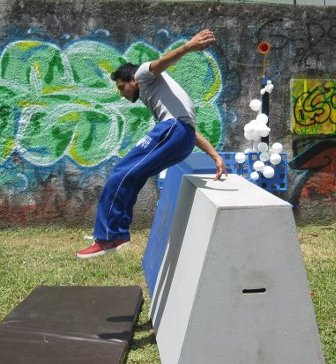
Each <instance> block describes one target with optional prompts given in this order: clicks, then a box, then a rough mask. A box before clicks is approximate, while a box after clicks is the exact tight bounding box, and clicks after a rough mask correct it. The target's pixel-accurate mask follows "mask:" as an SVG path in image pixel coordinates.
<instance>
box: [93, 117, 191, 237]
mask: <svg viewBox="0 0 336 364" xmlns="http://www.w3.org/2000/svg"><path fill="white" fill-rule="evenodd" d="M194 146H195V130H194V129H193V128H192V127H191V126H189V125H187V124H185V123H183V122H182V121H179V120H176V119H171V120H167V121H164V122H161V123H159V124H157V125H156V126H155V127H154V128H153V130H152V131H151V132H149V133H148V134H147V135H145V136H144V137H143V138H142V139H141V140H140V141H139V142H138V143H137V145H136V146H135V147H134V148H133V149H132V150H131V151H130V152H129V153H128V154H127V155H126V156H125V157H124V158H122V159H121V160H120V161H119V163H118V164H117V165H116V167H115V168H114V169H113V172H112V174H111V175H110V177H109V179H108V180H107V182H106V184H105V186H104V189H103V191H102V193H101V196H100V198H99V201H98V205H97V213H96V222H95V227H94V232H93V236H94V237H95V239H100V240H114V239H130V234H129V225H130V223H131V221H132V216H133V206H134V204H135V202H136V199H137V196H138V193H139V192H140V190H141V188H142V187H143V186H144V184H145V183H146V181H147V179H148V177H150V176H153V175H156V174H158V173H159V172H161V171H162V170H164V169H166V168H168V167H170V166H172V165H174V164H176V163H178V162H181V161H182V160H183V159H185V158H186V157H187V156H188V155H189V154H190V153H191V152H192V150H193V148H194Z"/></svg>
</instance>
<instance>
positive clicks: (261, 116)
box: [256, 113, 268, 124]
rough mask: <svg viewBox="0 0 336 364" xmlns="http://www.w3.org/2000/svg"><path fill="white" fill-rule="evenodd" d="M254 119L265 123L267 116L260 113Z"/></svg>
mask: <svg viewBox="0 0 336 364" xmlns="http://www.w3.org/2000/svg"><path fill="white" fill-rule="evenodd" d="M256 120H257V121H261V122H262V123H264V124H267V122H268V116H267V115H266V114H263V113H261V114H259V115H258V116H257V117H256Z"/></svg>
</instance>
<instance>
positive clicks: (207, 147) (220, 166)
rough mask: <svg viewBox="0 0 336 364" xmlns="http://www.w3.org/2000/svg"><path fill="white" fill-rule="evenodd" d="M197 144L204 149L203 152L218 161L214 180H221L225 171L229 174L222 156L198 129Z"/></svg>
mask: <svg viewBox="0 0 336 364" xmlns="http://www.w3.org/2000/svg"><path fill="white" fill-rule="evenodd" d="M196 145H197V146H198V148H200V149H202V150H203V152H205V153H206V154H208V155H209V156H210V157H211V158H212V159H214V161H215V163H216V170H217V171H216V177H215V178H214V180H215V181H216V180H219V179H220V178H221V176H222V174H223V173H224V174H225V175H226V176H227V171H226V166H225V164H224V162H223V159H222V158H221V156H220V155H219V154H218V153H217V151H216V149H215V148H214V147H213V146H212V145H211V144H210V143H209V142H208V141H207V140H206V139H205V138H204V136H203V135H202V134H200V133H199V132H197V131H196Z"/></svg>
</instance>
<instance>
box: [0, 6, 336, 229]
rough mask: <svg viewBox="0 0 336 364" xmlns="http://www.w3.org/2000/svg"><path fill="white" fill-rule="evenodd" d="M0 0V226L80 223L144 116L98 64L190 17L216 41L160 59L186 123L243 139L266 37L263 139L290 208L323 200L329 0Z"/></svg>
mask: <svg viewBox="0 0 336 364" xmlns="http://www.w3.org/2000/svg"><path fill="white" fill-rule="evenodd" d="M0 7H1V12H0V47H1V48H0V51H1V55H0V57H1V58H0V60H1V61H0V216H1V219H0V221H1V222H0V226H2V227H6V226H14V225H23V224H28V223H37V222H38V223H47V222H51V223H55V222H60V223H71V224H75V223H80V224H83V223H85V222H91V221H92V218H93V214H94V211H95V204H96V200H97V197H98V195H99V192H100V190H101V187H102V185H103V183H104V181H105V179H106V178H107V176H108V174H109V172H110V171H111V169H113V166H114V164H115V163H116V161H117V160H118V159H119V158H120V156H122V155H124V154H125V153H127V151H128V150H129V149H130V148H131V147H132V146H133V145H134V144H135V143H136V141H137V140H138V139H139V138H140V136H141V135H143V134H144V133H145V132H146V131H147V130H149V129H150V128H151V126H152V125H153V123H154V121H153V119H152V117H151V115H150V114H149V112H148V111H147V110H146V109H145V108H144V106H143V105H142V104H141V103H137V104H134V105H132V104H129V103H127V102H125V101H124V100H122V99H120V97H119V95H118V93H117V91H116V89H115V88H114V85H113V84H112V83H111V81H110V80H109V73H110V72H111V71H112V70H114V69H115V68H116V67H117V66H118V65H119V64H120V63H122V62H124V61H125V60H128V61H132V62H138V63H140V62H143V61H145V60H150V59H154V58H157V57H159V56H160V55H161V54H163V53H164V52H166V51H167V50H169V49H170V48H171V47H174V45H176V44H178V43H179V42H180V41H183V40H184V39H187V38H189V37H190V36H192V35H193V34H194V33H195V32H197V31H198V30H199V29H202V28H204V27H209V28H211V29H213V30H214V31H215V33H216V36H217V39H218V41H217V44H216V45H215V46H214V47H213V48H212V49H211V50H209V51H207V52H203V53H193V54H190V55H188V56H187V57H185V58H184V59H183V60H181V61H180V62H179V63H178V64H177V65H176V66H174V67H173V68H172V69H171V70H170V72H171V74H172V75H173V77H174V78H176V79H177V80H178V81H179V82H180V83H181V84H182V85H183V86H184V87H185V88H186V89H187V91H188V92H189V93H190V95H191V96H192V98H193V100H194V102H195V105H196V110H197V117H198V120H197V127H198V130H200V131H201V132H202V133H204V134H205V135H206V136H207V137H208V138H209V140H210V141H211V142H212V144H213V145H214V146H215V147H217V148H218V149H224V150H226V151H232V150H236V151H238V150H244V148H245V147H246V146H248V143H247V141H246V140H244V137H243V126H244V124H245V123H247V122H248V121H249V120H250V119H251V118H253V115H252V113H251V111H250V110H249V108H248V104H249V101H250V100H251V99H252V98H258V97H259V89H260V83H261V76H262V68H263V66H262V65H263V58H262V56H261V55H260V54H259V53H258V52H257V46H258V44H259V42H261V41H268V42H269V43H270V45H271V52H270V54H269V56H268V58H267V60H266V61H267V62H266V63H267V70H268V75H269V76H270V77H271V78H272V80H273V83H274V86H275V90H274V92H273V93H272V94H271V103H270V123H271V128H272V131H271V141H280V142H282V143H284V144H285V146H286V150H287V152H288V153H289V154H290V159H291V163H290V165H291V168H292V169H291V189H290V191H289V193H288V196H286V198H288V199H289V200H290V201H291V202H293V203H294V204H295V206H296V207H299V208H300V207H303V208H301V210H300V211H302V212H303V211H314V212H316V213H317V214H318V215H319V216H321V215H322V214H323V213H331V212H334V207H333V206H334V205H333V204H334V202H335V168H336V167H335V161H336V157H335V154H336V147H335V119H336V118H335V107H336V106H335V96H334V95H335V80H334V79H333V77H334V74H335V66H336V60H335V57H334V54H335V47H336V43H335V38H336V21H335V15H336V8H333V7H331V8H326V7H308V6H307V7H306V6H305V7H303V6H291V5H288V6H287V5H266V4H262V5H260V4H233V3H218V2H216V3H215V2H214V3H210V2H207V3H204V2H195V3H191V2H185V3H182V2H178V3H172V2H168V3H163V2H157V1H156V2H136V1H126V2H125V1H124V2H117V1H108V0H104V1H103V0H101V1H86V0H76V1H61V0H60V1H38V0H31V1H23V0H21V1H9V0H8V1H5V0H0ZM312 78H313V79H315V80H317V81H315V84H314V83H313V84H312V83H309V82H307V81H304V80H307V79H312ZM291 79H299V80H302V81H297V82H296V83H295V82H294V83H293V82H292V83H290V80H291ZM321 79H323V80H325V79H326V80H328V81H323V82H320V81H318V80H321ZM319 82H320V83H319ZM316 85H318V86H316ZM316 87H317V88H316ZM316 90H318V92H317V91H316ZM316 92H317V93H318V95H319V96H316ZM315 96H316V97H318V98H319V99H318V100H319V101H318V102H316V100H317V99H316V98H315ZM307 103H309V105H308V106H309V107H308V108H303V107H301V106H302V105H303V104H304V105H306V104H307ZM291 109H293V113H292V114H293V116H291ZM328 113H329V114H328ZM296 114H298V115H299V117H298V118H296V116H295V115H296ZM321 115H322V116H323V117H322V116H321ZM301 119H302V120H301ZM310 119H311V120H312V123H313V124H314V125H315V126H313V127H312V126H311V125H308V124H307V123H308V122H307V120H310ZM302 123H303V125H304V127H303V128H301V129H300V125H301V126H302ZM291 124H292V127H291ZM297 124H298V125H297ZM307 125H308V126H307ZM321 125H322V126H321ZM306 126H307V127H306ZM291 128H294V130H296V133H297V134H298V135H294V134H293V132H292V131H291ZM297 130H299V132H297ZM299 134H300V135H299ZM154 183H155V180H154V179H152V180H151V181H150V182H149V185H147V187H146V188H145V190H144V191H143V192H142V194H141V196H140V197H139V200H138V204H137V207H136V214H135V216H136V220H137V221H139V222H141V223H142V224H144V223H148V222H149V221H150V219H151V216H152V212H153V209H154V208H155V199H156V197H157V192H154V191H155V188H153V187H154V186H153V185H154ZM307 207H314V208H313V209H307ZM316 207H317V208H316Z"/></svg>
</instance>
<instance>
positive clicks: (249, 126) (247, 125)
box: [244, 123, 252, 132]
mask: <svg viewBox="0 0 336 364" xmlns="http://www.w3.org/2000/svg"><path fill="white" fill-rule="evenodd" d="M251 129H252V125H251V124H250V123H247V124H245V125H244V131H247V132H249V131H251Z"/></svg>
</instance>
